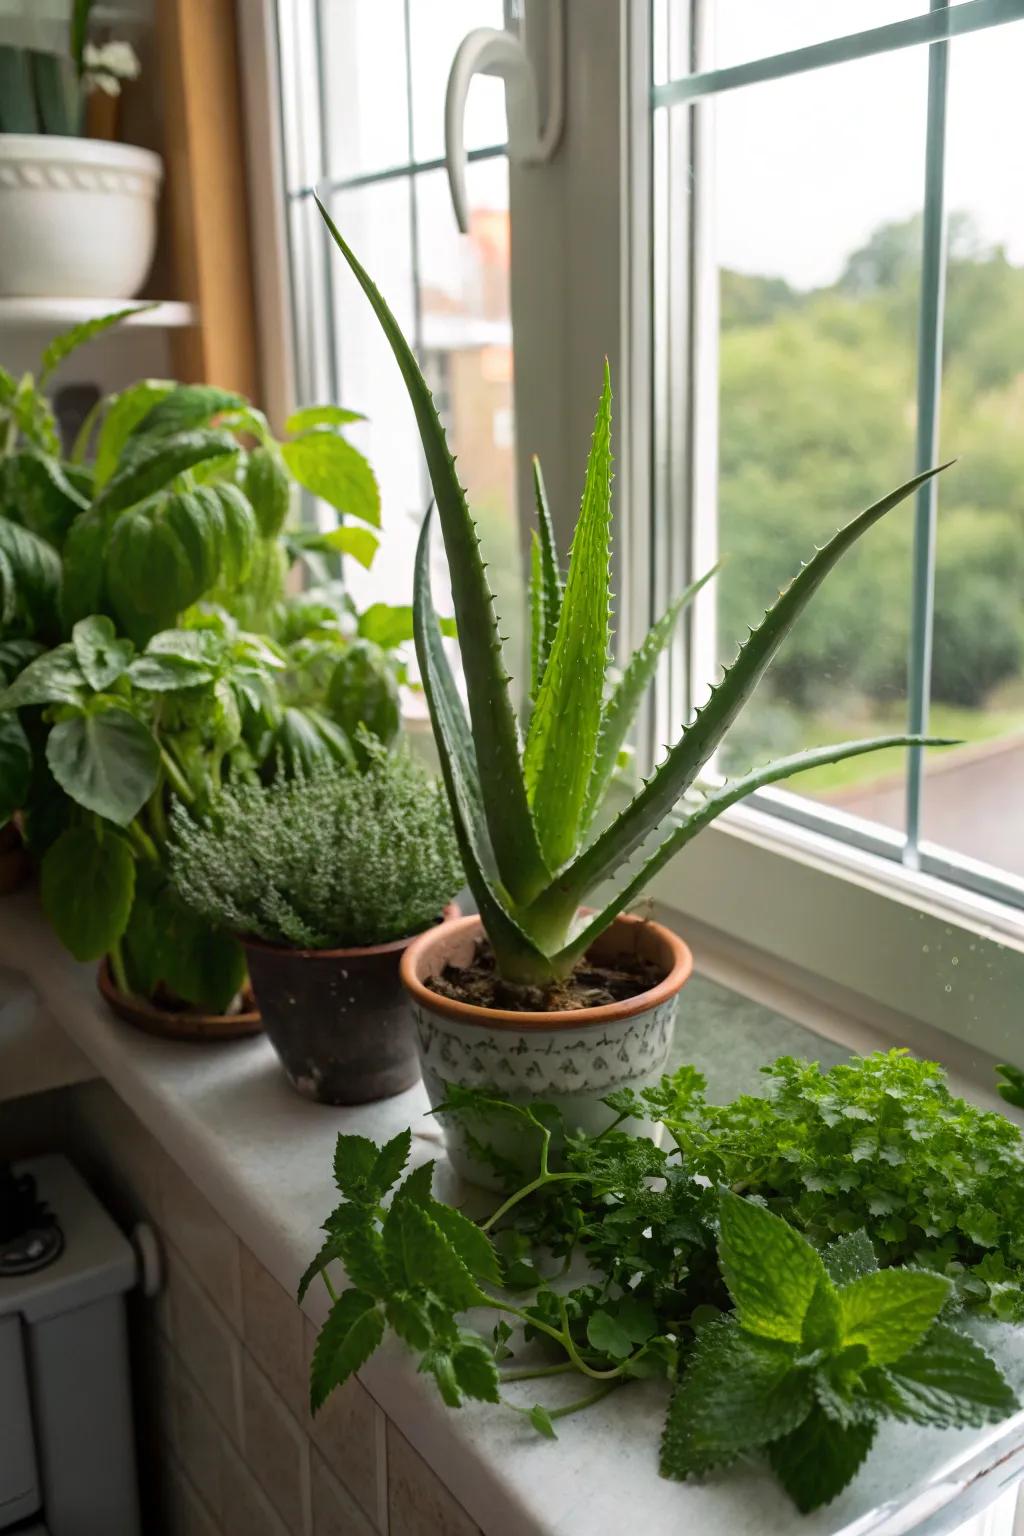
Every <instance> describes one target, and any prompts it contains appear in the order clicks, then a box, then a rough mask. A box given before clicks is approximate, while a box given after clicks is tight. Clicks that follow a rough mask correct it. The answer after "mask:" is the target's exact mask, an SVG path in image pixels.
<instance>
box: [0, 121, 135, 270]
mask: <svg viewBox="0 0 1024 1536" xmlns="http://www.w3.org/2000/svg"><path fill="white" fill-rule="evenodd" d="M162 180H163V163H162V161H161V159H160V156H159V155H155V154H153V152H152V150H149V149H139V148H137V147H136V146H135V145H133V144H111V143H108V142H107V141H106V140H102V139H73V138H64V137H62V136H60V135H54V134H37V133H0V295H2V296H3V297H4V298H50V299H64V298H73V299H88V298H98V299H130V298H132V297H133V295H134V294H136V293H138V291H139V289H140V288H141V287H142V285H143V283H144V282H145V281H146V277H147V275H148V273H149V268H150V265H151V264H152V261H153V251H154V249H155V245H156V201H157V195H158V193H159V191H160V183H161V181H162Z"/></svg>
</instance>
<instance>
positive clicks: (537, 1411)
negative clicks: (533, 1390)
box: [529, 1403, 558, 1440]
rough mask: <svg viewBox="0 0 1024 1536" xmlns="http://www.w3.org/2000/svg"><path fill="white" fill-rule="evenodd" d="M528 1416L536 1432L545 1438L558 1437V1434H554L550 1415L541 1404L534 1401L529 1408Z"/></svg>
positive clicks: (552, 1438) (553, 1438)
mask: <svg viewBox="0 0 1024 1536" xmlns="http://www.w3.org/2000/svg"><path fill="white" fill-rule="evenodd" d="M529 1418H530V1423H531V1424H532V1425H533V1427H534V1429H535V1430H536V1431H537V1433H538V1434H541V1435H543V1436H544V1438H545V1440H557V1439H558V1436H557V1435H556V1434H555V1426H554V1425H553V1424H552V1422H551V1415H550V1414H549V1413H548V1411H547V1409H546V1408H545V1407H544V1406H543V1404H541V1403H534V1405H533V1407H532V1408H531V1409H530V1413H529Z"/></svg>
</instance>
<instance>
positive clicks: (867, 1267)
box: [821, 1227, 878, 1285]
mask: <svg viewBox="0 0 1024 1536" xmlns="http://www.w3.org/2000/svg"><path fill="white" fill-rule="evenodd" d="M821 1258H822V1262H823V1264H824V1265H825V1268H826V1269H827V1270H828V1273H829V1276H830V1277H831V1279H832V1280H834V1281H835V1283H836V1285H848V1284H849V1283H850V1281H851V1280H857V1279H859V1277H860V1276H861V1275H869V1274H871V1273H872V1271H874V1270H876V1269H877V1268H878V1260H877V1258H876V1257H875V1249H874V1245H873V1243H872V1241H871V1239H870V1237H868V1235H867V1233H866V1232H865V1231H864V1229H863V1227H861V1228H860V1229H859V1230H858V1231H857V1232H848V1233H845V1234H844V1235H843V1236H842V1237H838V1238H836V1240H835V1242H834V1243H829V1244H828V1245H827V1246H826V1247H825V1248H823V1249H822V1253H821Z"/></svg>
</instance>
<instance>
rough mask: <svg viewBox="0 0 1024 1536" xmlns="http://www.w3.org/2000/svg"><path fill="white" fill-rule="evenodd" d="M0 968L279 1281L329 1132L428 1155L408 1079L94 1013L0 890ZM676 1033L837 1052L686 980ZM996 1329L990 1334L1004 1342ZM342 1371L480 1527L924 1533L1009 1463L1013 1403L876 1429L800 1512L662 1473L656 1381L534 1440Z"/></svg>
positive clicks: (95, 999) (72, 966)
mask: <svg viewBox="0 0 1024 1536" xmlns="http://www.w3.org/2000/svg"><path fill="white" fill-rule="evenodd" d="M0 966H5V967H9V968H10V969H12V970H18V971H21V972H23V973H24V974H25V975H26V977H27V978H28V979H29V980H30V981H31V984H32V986H33V988H34V989H35V991H36V992H37V994H38V996H39V998H40V1000H41V1002H42V1003H43V1004H44V1005H45V1007H46V1009H47V1010H48V1011H49V1013H50V1014H51V1015H52V1017H53V1018H54V1019H56V1020H57V1021H58V1022H59V1024H60V1025H61V1026H62V1027H63V1029H64V1030H66V1031H67V1034H68V1035H69V1036H70V1037H71V1039H72V1041H73V1042H74V1044H75V1045H76V1046H77V1047H78V1048H79V1050H80V1051H81V1052H82V1053H84V1055H85V1057H87V1058H88V1060H89V1061H90V1062H91V1063H92V1066H93V1067H94V1068H95V1070H96V1072H97V1073H99V1074H100V1075H102V1076H103V1077H105V1078H106V1079H107V1080H108V1081H109V1082H110V1083H111V1085H112V1086H113V1087H114V1089H115V1090H116V1091H117V1092H118V1093H119V1094H120V1095H121V1097H122V1098H123V1099H124V1100H125V1101H126V1103H127V1104H128V1105H129V1106H130V1107H131V1108H132V1109H133V1110H134V1112H135V1113H136V1114H137V1115H138V1116H139V1118H140V1119H141V1120H142V1121H143V1122H144V1123H145V1125H146V1126H147V1127H148V1129H149V1130H150V1131H151V1132H152V1133H153V1135H154V1136H156V1137H157V1139H158V1140H159V1141H160V1142H161V1143H162V1144H163V1146H164V1148H165V1149H166V1150H167V1152H168V1153H169V1154H170V1155H171V1156H172V1157H173V1158H174V1159H175V1160H176V1161H177V1162H178V1163H179V1164H180V1165H181V1167H182V1168H183V1169H184V1170H185V1172H186V1173H187V1174H188V1175H189V1176H190V1177H191V1178H192V1179H193V1180H194V1181H195V1183H196V1184H198V1185H199V1186H200V1188H201V1189H202V1190H203V1191H204V1193H205V1194H206V1196H207V1198H208V1199H209V1200H210V1202H211V1204H212V1205H213V1206H214V1207H215V1208H216V1210H217V1211H218V1212H219V1214H220V1215H221V1217H222V1218H223V1219H224V1220H225V1221H226V1222H227V1223H228V1224H229V1225H230V1226H231V1227H232V1228H233V1229H234V1230H235V1232H236V1233H237V1234H238V1236H239V1237H240V1238H241V1239H242V1240H243V1241H244V1242H245V1243H246V1244H248V1246H249V1247H250V1248H251V1250H252V1251H253V1253H254V1254H255V1255H256V1256H257V1258H258V1259H259V1260H260V1261H261V1263H262V1264H264V1265H265V1267H266V1268H267V1269H268V1270H269V1271H270V1273H271V1274H272V1275H274V1276H275V1278H276V1279H277V1280H278V1281H279V1282H280V1284H281V1285H283V1286H284V1287H286V1288H287V1289H289V1290H290V1291H294V1289H295V1286H296V1283H297V1281H298V1277H299V1275H300V1274H301V1273H302V1271H303V1270H304V1269H305V1267H306V1265H307V1263H308V1262H309V1260H310V1258H311V1257H312V1255H313V1253H314V1252H315V1251H316V1249H317V1248H318V1246H319V1240H320V1234H319V1228H320V1224H321V1222H322V1221H323V1219H324V1217H325V1216H326V1215H327V1213H328V1212H329V1211H330V1209H331V1208H332V1206H333V1205H334V1203H335V1198H336V1197H335V1195H334V1191H333V1184H332V1179H331V1160H332V1153H333V1148H334V1140H335V1137H336V1135H337V1133H338V1132H339V1131H340V1130H345V1131H354V1132H359V1133H362V1134H363V1135H366V1136H370V1137H372V1138H374V1139H375V1140H377V1141H382V1140H384V1139H386V1138H388V1137H390V1136H393V1135H394V1134H395V1133H396V1132H397V1131H399V1130H401V1129H402V1128H403V1127H404V1126H406V1125H411V1126H412V1128H413V1132H414V1137H413V1161H414V1162H415V1163H420V1162H423V1161H425V1160H426V1159H427V1158H429V1157H438V1158H441V1159H442V1163H443V1152H442V1150H441V1144H440V1136H439V1132H438V1130H437V1128H436V1125H435V1124H434V1122H433V1121H432V1120H429V1119H427V1118H426V1116H425V1111H426V1108H427V1102H426V1095H425V1093H424V1091H423V1089H422V1087H419V1086H418V1087H416V1088H413V1089H410V1090H409V1091H408V1092H407V1093H404V1094H401V1095H399V1096H398V1097H396V1098H393V1099H388V1100H384V1101H383V1102H381V1103H377V1104H368V1105H365V1106H359V1107H356V1108H351V1109H344V1110H336V1109H330V1108H326V1107H323V1106H319V1105H314V1104H310V1103H308V1102H307V1101H306V1100H304V1099H301V1098H299V1096H298V1095H297V1094H295V1093H294V1092H293V1091H292V1089H291V1088H290V1087H289V1086H288V1084H287V1082H286V1081H285V1078H284V1076H283V1074H282V1073H281V1071H280V1069H279V1068H278V1066H277V1061H276V1057H275V1056H274V1053H273V1051H272V1049H271V1047H270V1045H269V1043H268V1042H267V1041H266V1040H264V1039H256V1040H248V1041H241V1042H235V1043H231V1044H226V1045H220V1044H218V1045H178V1044H174V1043H171V1042H165V1041H161V1040H156V1039H152V1038H150V1037H149V1036H146V1035H143V1034H140V1033H138V1032H137V1031H135V1030H133V1029H132V1028H130V1027H129V1026H128V1025H125V1024H122V1023H120V1022H118V1021H117V1020H115V1019H113V1018H111V1017H110V1015H109V1014H108V1012H107V1010H106V1008H105V1006H104V1004H103V1002H102V1001H101V999H100V997H99V995H98V993H97V991H96V986H95V979H94V970H93V967H91V966H83V965H78V964H76V963H75V962H74V961H73V960H71V959H70V957H69V956H68V955H67V954H66V953H65V952H64V951H63V950H62V948H61V946H60V945H59V943H58V942H57V940H56V939H55V938H54V937H53V935H52V934H51V933H50V932H49V931H48V930H47V929H46V928H45V926H44V924H43V922H42V920H41V918H40V917H39V915H38V912H37V908H36V900H35V897H34V896H33V895H32V894H31V893H28V894H23V895H19V896H15V897H8V898H4V899H3V901H2V902H0ZM687 1001H689V1009H687V1006H686V1002H687ZM702 1024H703V1026H704V1027H701V1026H702ZM681 1030H682V1032H683V1038H684V1041H689V1040H691V1039H692V1041H693V1048H692V1051H691V1050H687V1051H686V1052H685V1054H687V1055H691V1056H692V1058H693V1059H694V1060H696V1061H697V1063H698V1065H700V1066H701V1068H702V1069H704V1070H706V1069H707V1068H708V1067H709V1065H711V1067H712V1088H714V1087H715V1081H714V1070H715V1068H714V1063H715V1060H716V1054H717V1056H718V1057H719V1058H720V1059H721V1058H723V1057H727V1058H728V1071H729V1077H730V1081H729V1085H728V1092H730V1093H731V1092H735V1091H738V1090H737V1089H736V1088H735V1086H734V1083H733V1080H734V1079H735V1077H736V1074H737V1073H741V1074H742V1072H743V1070H744V1068H743V1058H744V1052H745V1053H746V1056H745V1060H746V1062H747V1064H748V1066H749V1077H748V1080H747V1086H748V1087H753V1086H754V1080H755V1077H756V1070H755V1069H756V1066H757V1065H758V1064H760V1063H761V1062H764V1061H767V1060H769V1059H771V1058H772V1057H773V1056H774V1055H776V1054H778V1053H779V1052H780V1051H782V1050H787V1051H793V1050H796V1051H798V1052H803V1053H805V1054H812V1055H813V1056H815V1057H819V1058H821V1059H823V1060H825V1061H834V1060H837V1059H838V1058H839V1057H840V1056H841V1055H843V1054H845V1053H844V1052H843V1051H842V1050H841V1049H840V1048H838V1047H836V1046H835V1045H833V1044H831V1043H829V1042H827V1041H824V1040H822V1039H820V1038H818V1037H817V1036H814V1035H812V1034H811V1033H810V1031H808V1030H805V1029H804V1028H803V1027H802V1026H800V1025H798V1024H795V1023H793V1022H792V1021H791V1020H787V1019H783V1018H781V1017H779V1016H778V1015H774V1014H772V1013H770V1012H769V1011H768V1010H767V1009H763V1008H760V1007H759V1006H758V1005H756V1004H753V1003H750V1002H749V1001H748V1000H746V999H744V998H741V997H740V996H739V995H738V994H728V993H725V992H724V990H723V989H722V988H720V987H717V986H714V985H713V984H712V983H710V982H707V981H705V980H703V979H699V980H696V981H695V982H693V983H691V984H690V988H689V989H688V991H687V993H684V1005H683V1008H682V1010H681ZM727 1031H728V1032H729V1036H730V1038H728V1039H726V1038H725V1036H726V1032H727ZM446 1180H447V1183H446ZM439 1182H440V1184H441V1188H440V1190H439V1192H440V1194H441V1195H442V1197H444V1196H445V1195H446V1194H449V1195H450V1194H451V1193H452V1190H453V1187H454V1186H453V1183H452V1181H451V1175H450V1174H449V1173H448V1171H447V1169H446V1168H444V1167H443V1168H442V1170H441V1178H440V1180H439ZM326 1306H327V1297H326V1293H325V1291H324V1290H323V1288H322V1287H321V1286H318V1285H315V1286H314V1287H313V1288H312V1289H311V1291H310V1294H309V1296H308V1298H307V1302H306V1310H307V1311H308V1312H309V1314H310V1316H311V1317H312V1318H313V1319H314V1321H316V1322H320V1321H321V1320H322V1319H323V1317H324V1315H325V1313H326ZM488 1326H490V1325H489V1324H488ZM1008 1334H1009V1330H1003V1331H1002V1333H1001V1342H1002V1344H1003V1347H1004V1349H1006V1348H1007V1347H1008V1343H1007V1337H1006V1336H1007V1335H1008ZM1001 1353H1003V1351H1002V1350H1001ZM1009 1354H1010V1359H1009V1361H1007V1358H1006V1355H1005V1354H1003V1359H1004V1365H1007V1368H1008V1369H1009V1370H1010V1371H1011V1373H1012V1375H1013V1376H1014V1378H1015V1380H1016V1384H1017V1385H1018V1387H1022V1386H1024V1343H1022V1344H1020V1345H1018V1346H1017V1347H1015V1348H1010V1349H1009ZM360 1379H361V1380H362V1381H363V1382H364V1384H365V1385H366V1387H367V1388H368V1390H369V1391H370V1392H371V1393H372V1394H373V1396H374V1397H375V1398H376V1399H377V1401H378V1402H379V1403H380V1404H381V1406H382V1407H383V1409H384V1410H385V1412H386V1413H387V1414H388V1415H389V1416H390V1417H391V1418H392V1419H393V1420H394V1421H395V1422H396V1423H397V1425H398V1426H399V1428H400V1429H401V1430H402V1432H403V1433H404V1434H405V1435H406V1436H407V1438H408V1439H409V1440H410V1441H411V1442H412V1443H413V1444H414V1445H415V1446H416V1448H417V1449H418V1450H419V1451H420V1453H421V1454H422V1455H423V1456H425V1457H426V1459H427V1460H428V1461H429V1462H430V1463H431V1465H432V1466H433V1467H434V1468H435V1469H436V1470H437V1472H438V1473H439V1475H440V1476H441V1477H442V1478H443V1479H444V1480H445V1482H447V1483H448V1485H449V1487H450V1488H451V1490H452V1492H453V1493H454V1495H455V1496H456V1498H457V1499H459V1501H460V1502H461V1503H462V1504H463V1505H464V1507H465V1508H466V1509H467V1510H468V1511H469V1513H470V1514H471V1515H472V1516H473V1518H474V1519H475V1520H476V1521H477V1522H478V1523H479V1524H480V1526H481V1527H482V1528H483V1530H484V1532H485V1533H486V1536H620V1533H622V1532H625V1531H630V1530H636V1531H639V1532H643V1533H644V1536H662V1533H664V1536H669V1533H672V1536H676V1533H683V1532H686V1533H693V1536H783V1533H786V1536H790V1533H793V1532H797V1531H799V1532H804V1533H806V1536H833V1533H839V1532H843V1533H844V1536H868V1533H871V1536H882V1533H883V1532H884V1533H885V1536H896V1533H897V1532H909V1531H912V1530H914V1529H915V1528H916V1526H917V1525H918V1523H919V1520H920V1519H922V1518H924V1515H925V1512H926V1511H929V1510H930V1511H934V1510H941V1509H942V1508H943V1507H944V1506H948V1509H947V1515H946V1516H942V1515H940V1516H939V1523H937V1524H932V1523H929V1525H928V1532H929V1536H933V1533H938V1532H940V1531H944V1530H953V1529H955V1527H956V1525H957V1524H958V1523H959V1522H960V1521H962V1520H965V1519H966V1518H967V1517H968V1515H969V1514H970V1513H971V1508H972V1505H971V1498H972V1496H974V1495H972V1494H971V1493H970V1492H967V1493H966V1494H964V1495H963V1496H962V1497H960V1498H956V1497H954V1495H955V1494H956V1492H957V1490H958V1489H960V1488H970V1489H974V1490H976V1497H977V1498H978V1500H979V1501H982V1502H983V1501H984V1499H985V1498H990V1497H992V1496H993V1491H994V1484H995V1482H996V1477H995V1476H992V1477H990V1478H989V1479H988V1480H987V1482H986V1484H985V1491H984V1493H983V1492H982V1483H981V1481H980V1480H979V1479H980V1478H983V1477H984V1475H985V1474H987V1473H989V1472H990V1471H991V1470H992V1468H993V1466H994V1465H995V1464H998V1467H999V1474H998V1476H999V1479H1000V1480H1001V1481H1002V1482H1004V1483H1006V1482H1009V1481H1012V1480H1013V1478H1014V1476H1019V1475H1020V1474H1021V1473H1022V1472H1024V1413H1022V1414H1020V1415H1018V1416H1017V1417H1016V1418H1015V1419H1013V1420H1011V1421H1009V1424H1008V1425H1004V1426H1002V1427H1001V1428H999V1429H996V1430H990V1431H986V1432H985V1433H983V1434H978V1433H977V1432H973V1431H944V1432H942V1433H935V1432H927V1431H922V1430H918V1429H914V1428H911V1427H897V1426H891V1427H887V1428H886V1430H885V1431H884V1433H883V1434H882V1435H881V1436H880V1437H879V1444H878V1445H877V1446H876V1448H875V1449H874V1450H873V1451H872V1453H871V1455H870V1457H869V1458H868V1461H867V1462H866V1464H865V1467H864V1469H863V1470H862V1472H861V1474H860V1476H859V1477H858V1478H857V1479H856V1480H855V1482H854V1483H853V1484H852V1486H851V1487H850V1488H848V1489H847V1490H846V1492H845V1493H844V1494H843V1495H842V1497H841V1498H839V1499H838V1500H836V1501H835V1503H834V1504H832V1505H830V1506H829V1507H828V1508H827V1509H825V1510H821V1511H819V1512H818V1513H817V1514H815V1515H813V1516H810V1517H807V1518H801V1517H800V1516H799V1515H798V1514H797V1513H796V1511H795V1510H794V1508H793V1506H792V1504H790V1502H789V1501H788V1499H787V1498H786V1496H785V1495H784V1494H783V1493H782V1491H781V1490H780V1489H779V1488H778V1486H777V1485H776V1484H775V1483H774V1482H773V1480H772V1479H771V1477H770V1476H769V1475H768V1474H767V1473H765V1472H762V1471H761V1470H760V1469H759V1468H758V1467H756V1466H754V1465H751V1466H749V1467H741V1468H734V1469H733V1470H731V1471H729V1472H727V1473H723V1474H721V1475H720V1476H717V1477H714V1478H709V1479H708V1480H707V1481H706V1482H705V1483H703V1484H678V1483H671V1482H667V1481H665V1480H663V1479H662V1478H660V1477H659V1476H658V1472H657V1450H658V1439H659V1435H660V1430H661V1422H662V1418H663V1414H664V1405H665V1388H664V1387H663V1386H661V1385H659V1384H656V1383H637V1384H632V1385H630V1386H628V1387H625V1388H623V1389H622V1390H621V1391H619V1392H616V1393H614V1394H612V1395H611V1396H610V1397H609V1398H608V1399H606V1400H605V1401H604V1402H602V1403H599V1404H598V1405H596V1406H595V1407H593V1408H590V1409H588V1410H586V1411H585V1412H583V1413H581V1414H579V1415H576V1416H574V1417H572V1418H569V1419H565V1420H562V1421H560V1422H559V1425H558V1433H559V1438H558V1441H557V1443H552V1442H550V1441H547V1440H543V1439H541V1438H540V1437H539V1436H537V1435H536V1434H535V1432H534V1431H533V1430H532V1429H530V1428H529V1427H528V1426H524V1427H521V1426H520V1423H519V1421H518V1419H516V1418H515V1417H513V1415H511V1414H510V1413H508V1411H507V1410H502V1409H500V1408H496V1407H490V1406H487V1405H476V1404H474V1405H472V1406H468V1407H465V1408H463V1409H461V1410H459V1411H457V1412H453V1411H452V1410H450V1409H447V1408H446V1407H445V1406H444V1405H443V1403H442V1402H441V1400H440V1397H439V1396H438V1395H437V1392H436V1390H435V1389H434V1387H433V1385H432V1383H430V1382H428V1380H427V1379H426V1378H424V1377H422V1376H418V1375H417V1373H416V1369H415V1362H414V1360H413V1358H412V1356H411V1355H410V1354H409V1353H408V1352H407V1351H406V1350H405V1349H404V1347H403V1346H402V1345H401V1344H399V1343H398V1342H397V1341H396V1340H394V1339H390V1340H389V1342H388V1344H387V1345H386V1346H385V1348H384V1349H383V1350H381V1351H380V1352H379V1353H378V1355H376V1356H375V1357H373V1358H372V1359H371V1360H370V1361H368V1362H367V1364H366V1366H365V1367H364V1369H363V1370H362V1371H361V1372H360ZM538 1386H540V1387H541V1388H543V1393H541V1392H540V1391H538ZM567 1386H568V1383H566V1382H564V1381H557V1380H556V1382H554V1383H550V1384H548V1383H540V1384H538V1383H536V1382H531V1383H526V1384H524V1385H523V1386H521V1387H519V1388H513V1389H511V1390H516V1391H519V1392H522V1393H523V1401H524V1403H526V1404H529V1403H531V1402H533V1401H534V1400H535V1399H536V1397H538V1396H540V1395H543V1397H544V1400H545V1401H546V1402H548V1403H549V1404H551V1403H553V1402H555V1401H557V1395H556V1387H558V1388H562V1389H564V1388H566V1387H567ZM574 1395H579V1393H578V1389H576V1390H575V1391H574ZM912 1494H913V1496H914V1497H915V1499H916V1500H919V1501H920V1502H916V1503H915V1512H913V1513H912V1512H911V1511H910V1510H909V1509H908V1508H907V1503H908V1499H909V1498H910V1497H911V1495H912ZM954 1505H955V1512H954V1507H953V1506H954ZM898 1511H899V1512H898Z"/></svg>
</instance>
